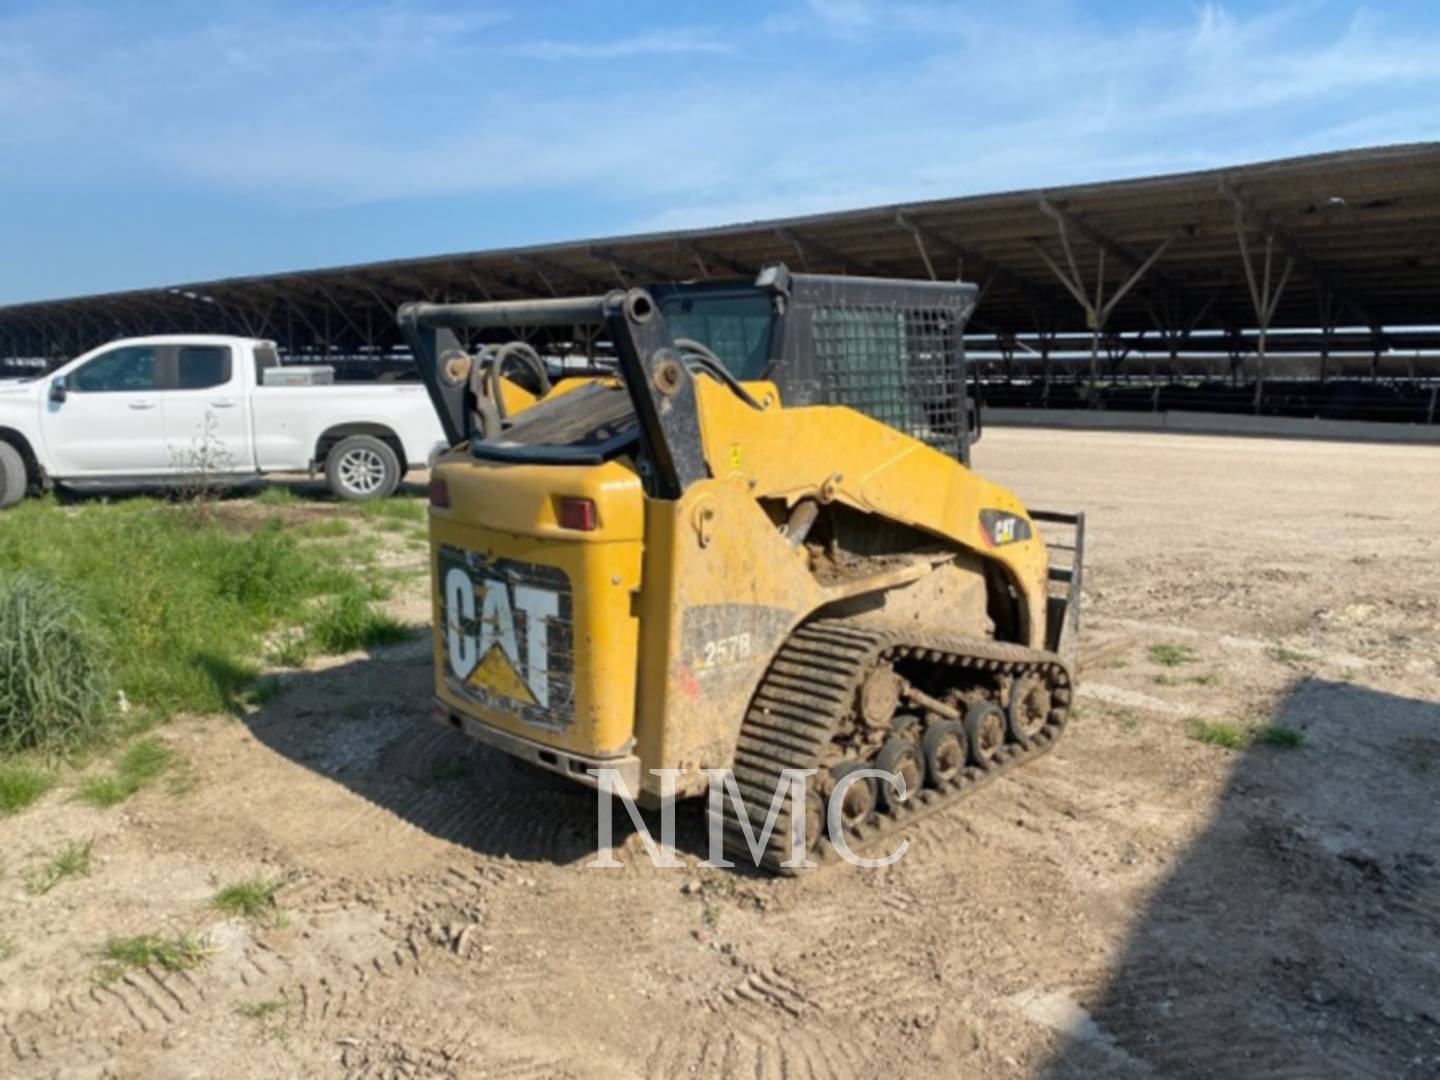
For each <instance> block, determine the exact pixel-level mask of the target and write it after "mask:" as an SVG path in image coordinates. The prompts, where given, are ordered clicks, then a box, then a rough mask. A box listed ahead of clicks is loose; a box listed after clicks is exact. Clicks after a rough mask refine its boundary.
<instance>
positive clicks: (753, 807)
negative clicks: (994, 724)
mask: <svg viewBox="0 0 1440 1080" xmlns="http://www.w3.org/2000/svg"><path fill="white" fill-rule="evenodd" d="M882 660H892V661H901V660H903V661H909V662H912V663H913V662H915V661H921V662H925V663H929V664H932V665H934V666H936V667H949V668H953V669H954V670H955V671H956V673H957V674H961V673H963V674H965V675H970V674H972V673H975V672H984V673H990V674H992V675H993V676H994V677H997V678H998V677H999V676H1002V675H1011V676H1018V675H1024V674H1027V673H1030V672H1037V673H1039V674H1040V675H1041V676H1042V677H1043V678H1044V679H1045V680H1046V682H1047V683H1048V685H1049V687H1050V690H1051V701H1052V706H1053V707H1052V708H1051V711H1050V716H1049V717H1048V718H1047V720H1046V722H1045V726H1044V727H1043V728H1042V729H1041V730H1040V731H1039V732H1037V733H1036V734H1035V736H1034V737H1033V738H1032V739H1031V741H1030V744H1029V745H1028V746H1020V745H1018V744H1015V743H1008V742H1007V743H1006V744H1005V745H1004V746H1003V747H1001V748H1000V750H999V751H998V752H997V753H996V755H995V757H994V758H993V759H992V760H991V762H990V763H989V764H988V765H986V766H984V767H979V766H974V765H970V766H967V767H966V768H965V769H964V771H963V772H962V773H961V774H960V775H959V776H957V777H956V778H955V779H954V780H952V781H950V782H949V783H947V784H945V785H944V786H942V787H929V786H927V787H925V789H924V790H922V791H921V792H920V794H919V795H918V796H916V798H914V799H912V800H910V801H909V802H907V803H906V804H905V805H904V806H901V807H899V808H897V809H895V810H893V811H887V812H882V813H877V814H876V815H874V816H872V817H871V819H870V820H869V821H868V822H865V823H863V824H861V825H859V826H856V827H855V828H853V829H849V830H848V833H849V835H848V837H847V840H848V843H849V846H850V848H851V849H852V850H853V851H855V852H861V851H863V850H865V849H867V848H870V847H873V846H874V845H876V844H877V843H878V842H879V841H881V840H883V839H884V838H885V837H887V836H890V835H892V834H893V833H895V832H897V831H898V830H900V829H901V828H904V827H906V826H908V825H909V824H910V823H911V822H914V821H918V820H919V819H920V818H922V817H925V816H926V815H928V814H931V813H934V812H935V811H936V810H939V809H941V808H943V807H946V806H949V805H951V804H952V803H954V802H956V801H958V800H959V799H961V798H963V797H964V796H966V795H969V794H970V793H971V792H973V791H975V790H976V789H978V788H979V787H981V786H982V785H984V784H987V783H989V782H990V781H991V780H994V779H995V778H996V777H997V776H1002V775H1004V774H1005V773H1007V772H1009V771H1010V770H1011V769H1015V768H1018V767H1019V766H1021V765H1023V764H1025V763H1026V762H1029V761H1031V760H1033V759H1034V758H1037V757H1039V756H1040V755H1041V754H1043V753H1045V752H1046V751H1047V750H1049V749H1050V748H1051V747H1053V746H1054V745H1055V742H1056V740H1057V739H1058V738H1059V737H1060V735H1061V733H1062V732H1063V731H1064V729H1065V725H1066V723H1067V722H1068V719H1069V712H1070V702H1071V700H1072V696H1073V690H1072V680H1071V675H1070V671H1069V669H1068V668H1067V667H1066V666H1065V663H1064V661H1062V660H1061V659H1060V658H1059V657H1058V656H1056V655H1055V654H1054V653H1048V652H1044V651H1042V650H1039V649H1029V648H1026V647H1024V646H1022V645H1011V644H1008V643H1005V642H998V641H990V640H988V639H984V638H970V637H963V636H959V635H948V634H942V633H927V632H924V631H921V632H918V633H917V632H916V631H914V630H900V629H895V630H889V629H883V628H875V627H873V626H866V625H862V624H857V623H853V622H850V621H849V620H845V619H822V620H818V621H816V622H813V623H808V624H807V625H805V626H802V627H800V629H798V630H796V631H795V633H794V634H792V635H791V637H790V640H789V641H787V642H786V643H785V645H784V646H783V647H782V648H781V650H780V652H779V653H778V654H777V655H776V657H775V659H774V661H773V662H772V663H771V665H770V668H769V670H768V671H767V672H766V674H765V677H764V679H762V680H761V682H760V686H759V688H758V689H757V690H756V692H755V697H754V699H753V700H752V701H751V703H750V708H749V709H748V710H747V712H746V714H745V721H744V723H743V724H742V725H741V728H740V737H739V740H738V741H737V744H736V749H735V764H734V773H735V782H736V785H737V786H738V787H739V789H740V792H741V793H742V794H743V795H744V796H745V810H746V814H747V816H748V817H749V819H750V827H751V829H752V831H753V833H754V835H755V836H757V837H758V836H759V835H760V831H761V829H763V828H764V824H765V816H766V814H767V812H768V810H769V807H770V803H771V799H772V798H773V796H774V793H775V791H776V790H777V788H778V786H779V784H780V781H781V771H782V770H783V769H785V768H787V767H788V768H800V769H804V768H816V767H818V766H819V763H820V761H821V760H822V756H823V755H824V753H825V751H826V749H827V747H828V746H829V743H830V741H831V739H832V738H833V737H834V734H835V732H836V731H837V730H838V727H839V724H840V722H841V721H842V720H843V719H844V718H845V717H846V716H847V715H848V714H849V713H850V712H851V711H852V710H853V706H854V702H855V694H856V690H857V689H858V687H859V685H860V682H861V680H862V679H864V678H865V677H866V676H867V675H868V674H869V673H870V672H871V671H872V670H873V669H874V667H875V665H876V664H878V663H880V662H881V661H882ZM724 833H725V847H726V850H727V851H728V852H729V853H730V856H731V858H734V859H736V861H737V862H739V861H741V860H744V861H747V862H748V861H749V860H750V859H751V858H752V856H751V854H750V847H749V844H748V843H747V842H746V839H745V835H744V832H743V831H742V829H741V826H740V823H739V821H738V820H737V818H736V816H735V811H734V809H733V807H731V806H730V805H729V800H726V805H725V821H724ZM789 837H790V800H789V799H788V798H787V799H786V800H785V803H784V804H783V809H782V811H781V813H780V815H779V817H778V818H777V820H776V823H775V828H774V831H773V832H772V833H771V835H770V838H769V839H768V841H767V844H766V850H765V853H764V856H763V858H762V863H761V865H762V866H763V867H764V868H765V869H767V870H770V871H772V872H775V873H781V874H793V873H796V872H797V868H792V867H784V866H782V865H780V864H781V863H782V862H783V861H784V860H786V859H788V858H789V856H790V851H789ZM809 858H811V859H813V860H815V861H816V862H818V863H821V864H824V863H827V862H838V861H840V856H839V854H838V853H837V852H836V850H835V848H834V845H833V844H832V843H831V841H830V838H829V837H828V836H827V837H825V838H824V839H823V840H822V841H821V842H820V845H819V847H818V848H817V849H815V850H813V851H812V852H811V853H810V855H809Z"/></svg>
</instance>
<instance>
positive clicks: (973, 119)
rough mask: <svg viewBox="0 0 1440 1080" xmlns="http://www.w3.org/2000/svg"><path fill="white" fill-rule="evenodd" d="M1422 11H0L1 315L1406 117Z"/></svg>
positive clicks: (1280, 140) (297, 6)
mask: <svg viewBox="0 0 1440 1080" xmlns="http://www.w3.org/2000/svg"><path fill="white" fill-rule="evenodd" d="M1437 57H1440V5H1437V4H1434V3H1433V2H1414V3H1394V4H1385V5H1369V6H1365V5H1360V4H1357V3H1352V2H1342V0H1313V2H1299V3H1290V4H1283V3H1282V4H1262V3H1226V4H1184V3H1142V2H1130V3H1118V2H1117V3H1110V2H1091V3H1080V2H1065V0H1014V2H1011V3H1006V4H994V3H938V2H935V3H927V2H923V0H922V2H916V3H909V2H905V0H892V2H889V3H882V2H881V0H809V2H806V0H773V2H771V3H754V4H752V3H743V2H730V3H725V4H719V3H711V4H699V3H697V4H689V5H687V4H684V3H675V2H670V3H651V2H634V3H621V4H616V3H613V2H612V3H607V4H601V3H578V2H576V3H562V2H545V0H532V2H531V3H529V4H520V3H515V2H512V0H495V2H493V3H477V4H468V5H456V4H441V3H423V2H414V3H380V4H375V3H369V2H367V0H352V2H349V3H329V2H312V3H289V4H281V3H269V2H267V0H248V2H244V3H230V2H228V0H211V2H208V3H200V2H193V3H178V2H176V3H164V2H154V3H144V4H141V3H129V2H125V0H111V2H109V3H104V4H85V3H65V2H63V0H61V2H53V0H52V2H45V3H27V2H19V3H17V2H16V0H0V303H5V302H13V301H19V300H26V299H36V298H42V297H49V296H64V295H72V294H76V293H84V292H91V291H98V290H109V289H124V288H133V287H140V286H146V285H159V284H166V283H173V282H181V281H190V280H196V279H206V278H215V277H224V276H229V275H233V274H246V273H263V272H267V271H273V270H281V269H292V268H299V267H309V266H324V265H331V264H336V263H346V262H361V261H367V260H372V259H382V258H392V257H402V256H411V255H422V254H432V253H437V252H446V251H465V250H472V249H477V248H487V247H496V246H505V245H512V244H522V243H530V242H541V241H549V240H565V239H573V238H576V237H580V236H598V235H609V234H616V233H625V232H633V231H638V230H645V229H654V228H667V227H677V226H688V225H708V224H721V223H727V222H733V221H741V220H749V219H754V218H758V217H770V216H780V215H786V214H798V213H807V212H814V211H820V210H829V209H838V208H844V207H854V206H864V205H870V204H874V203H879V202H893V201H902V200H910V199H924V198H934V197H943V196H947V195H956V194H967V193H975V192H983V191H991V190H997V189H1004V188H1015V187H1029V186H1040V185H1050V184H1061V183H1066V182H1071V181H1079V180H1100V179H1110V178H1115V177H1121V176H1133V175H1141V174H1148V173H1154V172H1164V171H1174V170H1181V169H1190V168H1203V167H1210V166H1216V165H1224V164H1227V163H1238V162H1244V161H1253V160H1259V159H1265V158H1273V157H1283V156H1288V155H1292V154H1301V153H1310V152H1315V151H1322V150H1329V149H1338V148H1344V147H1351V146H1361V145H1371V144H1379V143H1393V142H1408V141H1416V140H1424V139H1432V138H1435V137H1437V127H1440V60H1437Z"/></svg>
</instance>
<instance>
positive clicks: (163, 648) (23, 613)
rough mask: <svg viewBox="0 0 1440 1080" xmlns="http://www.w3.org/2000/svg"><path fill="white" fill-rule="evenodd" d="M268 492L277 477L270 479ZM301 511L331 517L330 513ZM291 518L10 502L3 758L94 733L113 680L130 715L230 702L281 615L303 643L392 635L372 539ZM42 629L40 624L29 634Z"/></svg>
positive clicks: (68, 744)
mask: <svg viewBox="0 0 1440 1080" xmlns="http://www.w3.org/2000/svg"><path fill="white" fill-rule="evenodd" d="M278 491H286V492H288V489H285V488H268V489H266V492H278ZM286 498H287V496H286V495H274V494H267V493H262V494H261V496H260V499H261V501H267V500H270V501H274V500H279V501H281V502H283V501H284V500H285V499H286ZM393 502H394V506H393V507H392V506H390V505H389V504H388V503H386V504H380V506H381V508H379V509H368V510H366V511H365V512H366V513H367V514H377V515H379V516H380V517H382V518H384V517H387V515H388V516H391V517H396V518H406V517H410V516H414V515H416V514H417V513H419V514H423V512H424V506H423V503H422V502H421V501H420V500H393ZM368 505H369V504H367V506H368ZM312 524H313V525H324V526H325V527H326V528H327V529H328V530H331V531H334V530H335V526H334V525H331V524H330V523H329V521H323V522H314V523H312ZM340 524H341V525H345V523H344V522H340ZM345 527H346V528H349V527H350V526H349V525H345ZM296 532H297V530H294V529H286V528H284V527H283V526H282V525H281V524H280V523H279V522H271V523H268V524H266V525H263V526H260V527H258V528H254V529H246V528H244V527H236V526H235V524H234V523H233V522H232V523H229V524H226V523H225V522H223V521H217V520H206V521H200V520H197V518H196V516H195V515H194V514H193V513H191V512H189V510H188V509H187V508H186V507H183V506H174V505H170V504H168V503H166V502H164V501H162V500H155V499H144V498H136V499H126V500H123V501H119V502H114V503H109V502H102V501H99V500H94V501H85V502H82V503H79V504H76V505H70V506H63V507H62V506H61V505H59V504H58V503H57V502H56V501H55V500H54V499H36V500H30V501H28V502H25V503H22V504H21V505H19V506H17V507H15V508H14V509H12V510H9V511H7V512H6V514H5V519H4V527H3V528H0V583H4V584H3V585H0V761H3V759H4V757H5V756H6V755H13V754H14V753H16V752H17V751H20V750H22V749H23V748H24V747H26V746H32V745H39V744H41V743H43V744H44V746H45V749H46V751H47V752H50V751H52V750H57V749H58V750H60V751H62V752H68V751H70V750H72V749H74V748H76V747H83V746H84V745H86V744H87V743H93V742H94V741H95V740H96V739H97V738H102V737H105V736H106V732H105V726H106V724H104V723H97V720H99V721H113V720H114V719H115V714H116V712H118V710H117V709H116V708H115V705H116V702H117V701H118V696H119V694H121V693H123V695H124V697H125V699H126V700H127V701H128V702H130V703H131V706H132V716H133V714H134V713H135V712H140V713H144V714H145V715H146V716H147V718H148V719H149V721H150V722H154V721H159V720H164V719H167V718H168V717H170V716H172V715H175V714H176V713H179V712H192V713H213V712H220V711H235V710H238V709H239V707H240V704H241V702H240V697H241V695H242V694H243V693H244V692H245V691H246V689H247V688H248V687H250V686H251V685H252V684H253V683H254V682H255V680H256V679H257V678H258V677H259V669H258V667H257V665H256V660H257V659H258V658H259V656H260V654H261V652H262V647H263V643H264V642H265V641H266V640H267V639H269V638H271V637H272V636H273V635H274V634H275V633H276V631H279V630H284V629H286V628H293V629H295V630H296V632H297V633H298V634H303V635H304V637H305V638H306V643H305V650H304V651H305V652H306V653H313V652H317V651H332V650H348V649H350V648H352V647H356V646H358V645H361V644H366V643H373V642H375V641H385V640H394V639H396V638H397V637H399V636H402V632H401V630H400V628H399V627H398V625H397V624H394V623H393V622H392V621H390V620H387V619H386V618H385V617H384V616H383V614H381V613H380V612H379V611H378V610H376V609H374V608H373V607H372V606H371V603H370V602H372V601H374V600H376V599H378V598H379V594H378V591H377V589H376V587H375V585H374V584H373V578H374V574H373V572H372V571H371V570H370V569H369V566H370V565H371V564H373V562H374V559H375V558H376V555H375V552H374V551H373V550H371V549H372V548H373V547H374V544H360V545H358V547H357V546H353V545H352V546H349V547H346V546H344V545H345V544H346V541H345V540H344V539H341V540H339V541H323V542H316V543H309V542H302V541H301V540H300V538H299V537H297V535H296ZM352 539H353V538H352ZM17 581H22V582H25V583H26V584H24V585H23V586H17V585H15V584H14V582H17ZM32 583H33V584H32ZM41 594H44V595H45V596H46V597H48V598H51V599H47V600H44V601H41V602H43V603H45V604H46V605H47V607H46V610H47V612H50V613H51V614H50V615H49V616H48V617H47V618H46V619H45V620H43V621H41V620H37V619H36V618H34V617H33V612H34V611H35V610H37V609H36V608H35V607H34V603H35V601H34V596H36V595H41ZM7 595H8V596H9V597H11V610H12V613H13V614H12V617H11V620H10V623H6V621H5V616H4V615H3V611H4V610H5V603H6V601H5V597H6V596H7ZM56 597H58V598H59V599H53V598H56ZM11 623H13V624H15V625H16V626H22V627H24V633H17V632H15V629H14V626H12V625H10V624H11ZM41 630H43V631H44V633H45V634H46V635H49V636H48V637H45V638H44V639H43V640H39V639H37V640H36V641H31V640H30V639H29V638H26V637H25V634H38V633H40V632H41ZM307 631H308V632H307ZM17 640H20V643H19V644H18V645H17ZM57 641H58V642H60V644H59V645H56V644H55V642H57ZM17 657H18V659H17ZM51 658H54V659H55V660H56V663H54V664H51V665H50V666H49V668H47V669H46V670H47V671H50V670H52V669H53V671H58V672H59V673H60V674H59V675H54V674H44V675H43V677H40V676H37V675H36V672H37V671H39V670H40V668H41V666H42V665H43V664H45V663H46V662H47V661H48V660H49V659H51ZM15 672H19V675H18V676H17V675H15V674H14V673H15ZM7 673H8V674H7ZM36 686H39V687H40V690H39V695H40V696H39V698H38V700H41V701H44V702H54V703H56V704H55V706H54V707H53V708H49V707H48V706H47V708H49V711H48V712H45V713H44V714H43V715H44V716H45V717H46V719H45V720H44V722H43V723H40V722H38V721H37V720H36V719H35V718H36V717H37V716H40V715H41V713H38V712H37V710H36V709H35V708H32V707H30V706H29V705H27V704H26V702H28V701H31V700H37V699H36V698H35V697H34V694H35V693H36V691H35V690H34V687H36ZM7 693H8V694H10V695H11V696H10V697H9V698H7V697H6V694H7ZM16 694H29V695H31V697H28V698H16V697H15V695H16ZM17 702H18V705H17ZM24 788H25V785H24V784H22V783H21V782H20V781H19V780H16V779H15V778H13V777H11V778H9V779H0V810H4V808H5V807H7V806H9V807H11V808H12V810H9V811H5V812H13V808H14V807H18V806H19V805H23V802H24V799H23V797H21V796H23V793H24ZM7 789H10V790H11V791H13V793H14V795H15V796H16V797H14V798H12V797H11V795H10V794H7V793H6V791H7Z"/></svg>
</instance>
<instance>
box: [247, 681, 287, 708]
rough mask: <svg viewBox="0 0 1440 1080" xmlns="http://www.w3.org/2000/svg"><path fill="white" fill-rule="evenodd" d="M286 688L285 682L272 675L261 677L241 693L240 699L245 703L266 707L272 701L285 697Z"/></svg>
mask: <svg viewBox="0 0 1440 1080" xmlns="http://www.w3.org/2000/svg"><path fill="white" fill-rule="evenodd" d="M285 690H286V686H285V683H284V682H283V681H282V680H280V679H277V678H274V677H273V676H272V677H270V678H265V679H260V680H258V681H257V682H255V683H253V684H251V685H250V687H249V688H248V689H246V690H245V691H244V692H243V693H242V694H241V695H240V701H241V703H242V704H245V705H254V706H255V707H256V708H264V707H265V706H266V705H269V704H270V703H271V702H272V701H275V700H277V699H279V698H281V697H283V696H284V694H285Z"/></svg>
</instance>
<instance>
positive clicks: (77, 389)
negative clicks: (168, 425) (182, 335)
mask: <svg viewBox="0 0 1440 1080" xmlns="http://www.w3.org/2000/svg"><path fill="white" fill-rule="evenodd" d="M164 352H165V350H164V348H163V347H162V346H158V345H120V346H117V347H115V348H113V349H108V350H106V351H105V352H102V353H100V354H98V355H97V356H93V357H91V358H90V359H89V360H88V361H86V362H85V363H84V364H82V365H81V366H80V367H78V368H75V369H74V370H72V371H70V372H68V373H67V374H66V375H65V376H64V379H63V385H64V392H63V393H57V392H54V391H53V390H52V392H51V394H50V395H49V397H48V400H47V402H46V405H45V419H44V423H43V425H42V427H43V430H44V437H45V445H46V449H47V450H48V451H49V456H50V460H51V461H52V462H54V469H53V472H54V474H55V475H56V476H58V477H61V478H66V477H85V476H93V477H102V476H114V477H124V476H146V475H153V474H157V473H164V472H166V471H168V470H169V467H170V460H169V456H168V455H167V454H166V452H165V429H164V414H163V410H162V407H161V387H162V386H163V375H164V373H163V368H164V360H165V356H164ZM52 386H53V383H52Z"/></svg>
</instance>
